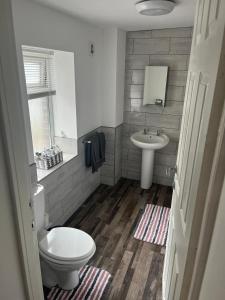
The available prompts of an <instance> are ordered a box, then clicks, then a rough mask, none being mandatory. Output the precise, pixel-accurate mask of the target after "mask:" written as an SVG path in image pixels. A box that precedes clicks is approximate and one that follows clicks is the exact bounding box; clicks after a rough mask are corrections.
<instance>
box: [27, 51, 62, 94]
mask: <svg viewBox="0 0 225 300" xmlns="http://www.w3.org/2000/svg"><path fill="white" fill-rule="evenodd" d="M23 61H24V71H25V78H26V87H27V95H28V99H35V98H41V97H45V96H49V95H55V94H56V89H55V76H54V75H55V70H54V52H53V51H44V50H37V49H36V48H35V49H34V48H27V47H23Z"/></svg>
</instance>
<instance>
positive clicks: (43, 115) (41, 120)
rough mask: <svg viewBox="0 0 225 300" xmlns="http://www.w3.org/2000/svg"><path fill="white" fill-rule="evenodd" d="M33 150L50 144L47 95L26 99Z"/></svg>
mask: <svg viewBox="0 0 225 300" xmlns="http://www.w3.org/2000/svg"><path fill="white" fill-rule="evenodd" d="M28 105H29V112H30V123H31V131H32V140H33V147H34V152H42V151H43V150H44V149H47V148H49V147H50V146H51V128H50V116H49V99H48V97H43V98H36V99H33V100H29V101H28Z"/></svg>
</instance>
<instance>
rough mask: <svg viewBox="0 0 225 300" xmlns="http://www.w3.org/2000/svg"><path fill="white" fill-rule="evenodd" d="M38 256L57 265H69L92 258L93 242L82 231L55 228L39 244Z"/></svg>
mask: <svg viewBox="0 0 225 300" xmlns="http://www.w3.org/2000/svg"><path fill="white" fill-rule="evenodd" d="M39 249H40V254H41V255H42V256H44V257H45V258H47V259H49V260H51V261H52V262H55V263H58V264H71V263H74V262H76V261H82V260H85V259H87V258H88V257H89V256H92V255H93V253H94V252H95V250H96V247H95V242H94V240H93V239H92V237H91V236H90V235H88V234H87V233H85V232H84V231H82V230H79V229H75V228H70V227H57V228H54V229H52V230H51V231H50V232H48V233H47V234H46V235H45V236H44V238H42V239H41V241H40V242H39Z"/></svg>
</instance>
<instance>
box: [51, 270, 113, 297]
mask: <svg viewBox="0 0 225 300" xmlns="http://www.w3.org/2000/svg"><path fill="white" fill-rule="evenodd" d="M79 277H80V283H79V285H78V286H77V287H76V288H75V289H73V290H71V291H65V290H63V289H61V288H59V287H53V288H52V289H51V290H50V292H49V294H48V296H47V299H48V300H72V299H74V300H75V299H76V300H88V299H89V300H99V299H101V297H102V295H103V292H104V290H105V288H106V285H107V283H108V282H109V279H110V277H111V275H110V274H109V272H107V271H105V270H102V269H98V268H95V267H92V266H84V267H83V268H82V269H81V270H80V271H79Z"/></svg>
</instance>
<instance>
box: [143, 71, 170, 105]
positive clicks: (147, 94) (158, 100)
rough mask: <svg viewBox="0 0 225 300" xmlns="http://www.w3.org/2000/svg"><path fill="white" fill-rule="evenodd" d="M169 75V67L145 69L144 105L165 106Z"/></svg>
mask: <svg viewBox="0 0 225 300" xmlns="http://www.w3.org/2000/svg"><path fill="white" fill-rule="evenodd" d="M167 73H168V67H167V66H147V67H145V85H144V99H143V105H147V104H156V105H162V106H165V96H166V83H167Z"/></svg>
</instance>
